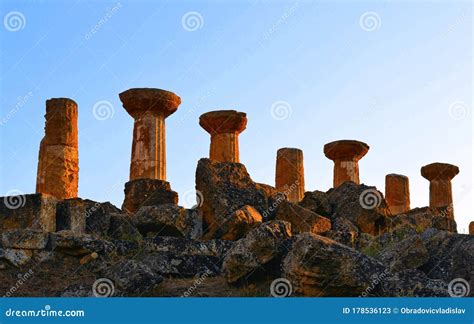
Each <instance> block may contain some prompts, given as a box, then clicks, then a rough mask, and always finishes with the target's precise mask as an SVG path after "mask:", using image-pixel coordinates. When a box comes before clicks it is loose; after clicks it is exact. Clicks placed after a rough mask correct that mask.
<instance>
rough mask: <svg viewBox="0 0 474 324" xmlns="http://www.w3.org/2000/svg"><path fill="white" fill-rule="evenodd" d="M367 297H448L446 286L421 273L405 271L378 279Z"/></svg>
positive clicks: (442, 282)
mask: <svg viewBox="0 0 474 324" xmlns="http://www.w3.org/2000/svg"><path fill="white" fill-rule="evenodd" d="M377 283H378V284H377V285H376V286H375V287H374V289H373V290H367V292H368V294H367V296H373V297H375V296H378V297H449V293H448V287H447V284H446V283H445V282H444V281H442V280H434V279H430V278H428V276H426V275H425V274H424V273H423V272H421V271H418V270H414V269H407V270H403V271H400V272H397V273H394V274H390V275H387V276H386V277H383V278H380V280H378V282H377ZM363 296H364V297H365V296H366V295H365V294H364V295H363Z"/></svg>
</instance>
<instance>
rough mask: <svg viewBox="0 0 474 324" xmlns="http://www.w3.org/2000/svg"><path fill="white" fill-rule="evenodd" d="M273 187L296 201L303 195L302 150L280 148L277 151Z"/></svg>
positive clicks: (292, 200) (291, 200)
mask: <svg viewBox="0 0 474 324" xmlns="http://www.w3.org/2000/svg"><path fill="white" fill-rule="evenodd" d="M275 187H276V189H277V190H278V191H279V192H282V193H285V194H286V196H287V198H288V200H289V201H290V202H293V203H298V202H300V201H301V200H302V199H303V196H304V166H303V151H302V150H300V149H297V148H281V149H279V150H278V152H277V161H276V173H275Z"/></svg>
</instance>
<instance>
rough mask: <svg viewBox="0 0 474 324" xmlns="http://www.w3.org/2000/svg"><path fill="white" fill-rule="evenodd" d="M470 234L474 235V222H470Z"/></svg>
mask: <svg viewBox="0 0 474 324" xmlns="http://www.w3.org/2000/svg"><path fill="white" fill-rule="evenodd" d="M469 235H474V222H470V223H469Z"/></svg>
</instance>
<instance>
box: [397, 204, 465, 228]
mask: <svg viewBox="0 0 474 324" xmlns="http://www.w3.org/2000/svg"><path fill="white" fill-rule="evenodd" d="M448 213H449V207H442V208H436V207H423V208H414V209H411V210H409V211H407V212H406V213H403V214H399V215H397V216H395V217H392V218H390V222H388V226H389V229H390V230H394V229H397V228H406V229H407V228H414V229H416V230H417V231H418V232H420V233H421V232H423V231H424V230H426V229H428V228H436V229H438V230H441V231H449V232H454V233H456V221H455V220H454V219H452V218H449V217H448Z"/></svg>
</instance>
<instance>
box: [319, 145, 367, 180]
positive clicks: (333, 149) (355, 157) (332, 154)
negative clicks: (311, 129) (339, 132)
mask: <svg viewBox="0 0 474 324" xmlns="http://www.w3.org/2000/svg"><path fill="white" fill-rule="evenodd" d="M368 151H369V146H368V145H367V144H365V143H363V142H359V141H353V140H340V141H335V142H331V143H328V144H326V145H324V155H326V157H327V158H328V159H330V160H333V161H334V178H333V185H334V187H338V186H339V185H341V184H342V183H344V182H346V181H352V182H355V183H357V184H359V183H360V179H359V160H360V159H361V158H362V157H363V156H364V155H365V154H367V152H368Z"/></svg>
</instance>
